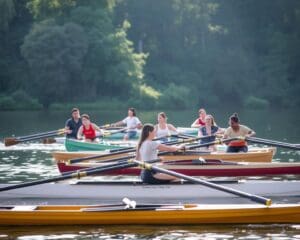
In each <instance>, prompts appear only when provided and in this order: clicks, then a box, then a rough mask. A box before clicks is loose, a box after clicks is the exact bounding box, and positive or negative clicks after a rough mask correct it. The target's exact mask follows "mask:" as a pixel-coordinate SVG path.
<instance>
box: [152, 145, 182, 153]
mask: <svg viewBox="0 0 300 240" xmlns="http://www.w3.org/2000/svg"><path fill="white" fill-rule="evenodd" d="M157 149H158V150H159V151H169V152H176V151H178V150H180V149H182V147H179V146H168V145H165V144H159V145H158V147H157Z"/></svg>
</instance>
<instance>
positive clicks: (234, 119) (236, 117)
mask: <svg viewBox="0 0 300 240" xmlns="http://www.w3.org/2000/svg"><path fill="white" fill-rule="evenodd" d="M230 121H233V122H235V123H239V122H240V119H239V117H238V114H237V113H233V114H232V115H231V116H230Z"/></svg>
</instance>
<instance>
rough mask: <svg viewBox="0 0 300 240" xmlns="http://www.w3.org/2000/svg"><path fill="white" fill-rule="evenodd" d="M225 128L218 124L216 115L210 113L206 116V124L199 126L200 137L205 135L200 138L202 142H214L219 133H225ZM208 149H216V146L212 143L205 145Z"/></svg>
mask: <svg viewBox="0 0 300 240" xmlns="http://www.w3.org/2000/svg"><path fill="white" fill-rule="evenodd" d="M223 133H224V130H223V129H222V128H220V127H218V125H217V124H216V122H215V120H214V117H213V116H212V115H210V114H208V115H206V116H205V125H204V126H203V127H200V128H199V133H198V136H199V137H205V138H202V139H201V140H200V144H204V143H208V142H213V141H215V140H216V135H217V134H223ZM205 148H206V149H208V150H211V151H216V146H215V145H211V146H207V147H205Z"/></svg>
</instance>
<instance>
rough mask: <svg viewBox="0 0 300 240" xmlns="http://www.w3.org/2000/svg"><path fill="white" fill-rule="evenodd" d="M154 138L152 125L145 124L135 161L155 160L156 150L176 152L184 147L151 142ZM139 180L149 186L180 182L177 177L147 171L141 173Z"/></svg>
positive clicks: (154, 132)
mask: <svg viewBox="0 0 300 240" xmlns="http://www.w3.org/2000/svg"><path fill="white" fill-rule="evenodd" d="M155 136H156V131H155V128H154V126H153V125H152V124H145V125H144V126H143V129H142V133H141V136H140V139H139V142H138V147H137V154H136V156H137V160H140V161H144V162H150V161H151V160H152V159H157V150H159V151H170V152H176V151H179V150H183V149H184V148H185V147H184V146H168V145H165V144H162V143H160V142H157V141H152V140H153V139H154V138H155ZM141 179H142V181H143V182H144V183H149V184H165V183H170V182H178V181H180V179H179V178H177V177H173V176H170V175H167V174H164V173H158V172H156V171H154V170H149V169H143V170H142V171H141Z"/></svg>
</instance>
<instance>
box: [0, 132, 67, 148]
mask: <svg viewBox="0 0 300 240" xmlns="http://www.w3.org/2000/svg"><path fill="white" fill-rule="evenodd" d="M64 133H65V129H64V128H62V129H58V130H54V131H50V132H43V133H36V134H32V135H27V136H22V137H9V138H5V139H4V143H5V146H11V145H15V144H18V143H22V142H26V141H32V140H38V139H43V138H48V137H54V136H58V135H61V134H64Z"/></svg>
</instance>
